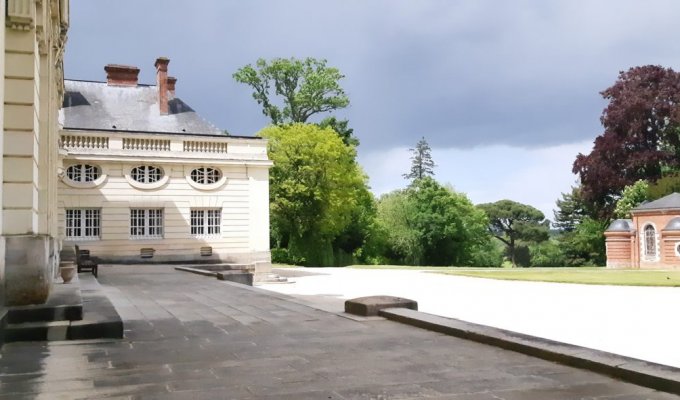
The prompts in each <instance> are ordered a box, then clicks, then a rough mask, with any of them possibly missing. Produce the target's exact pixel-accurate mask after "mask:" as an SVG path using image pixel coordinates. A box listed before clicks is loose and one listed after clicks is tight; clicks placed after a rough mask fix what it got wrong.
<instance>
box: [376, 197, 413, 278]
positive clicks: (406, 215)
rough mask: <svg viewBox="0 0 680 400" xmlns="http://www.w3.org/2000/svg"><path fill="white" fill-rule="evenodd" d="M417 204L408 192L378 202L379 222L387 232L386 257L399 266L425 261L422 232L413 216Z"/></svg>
mask: <svg viewBox="0 0 680 400" xmlns="http://www.w3.org/2000/svg"><path fill="white" fill-rule="evenodd" d="M415 214H416V209H415V203H414V202H413V201H411V198H410V197H409V192H408V191H407V190H395V191H393V192H390V193H387V194H384V195H382V196H381V197H380V200H379V201H378V220H379V221H380V224H381V225H382V226H383V227H384V228H385V231H386V232H387V252H386V254H385V255H386V257H387V258H388V259H390V260H392V261H394V262H396V263H398V264H410V265H418V264H420V263H421V260H422V259H423V248H422V246H421V245H420V232H419V231H418V230H417V229H416V227H415V223H414V221H413V216H414V215H415Z"/></svg>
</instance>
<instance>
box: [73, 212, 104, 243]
mask: <svg viewBox="0 0 680 400" xmlns="http://www.w3.org/2000/svg"><path fill="white" fill-rule="evenodd" d="M64 217H65V218H64V221H65V222H64V223H65V227H64V231H65V236H66V240H99V239H100V238H101V231H102V228H101V227H102V222H101V221H102V212H101V209H99V208H67V209H66V210H65V215H64ZM88 223H89V224H88Z"/></svg>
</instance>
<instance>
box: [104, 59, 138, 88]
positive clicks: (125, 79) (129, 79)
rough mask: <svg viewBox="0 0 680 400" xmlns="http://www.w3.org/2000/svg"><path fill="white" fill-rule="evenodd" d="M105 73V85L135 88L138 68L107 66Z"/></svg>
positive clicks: (116, 65)
mask: <svg viewBox="0 0 680 400" xmlns="http://www.w3.org/2000/svg"><path fill="white" fill-rule="evenodd" d="M104 71H106V84H107V85H109V86H133V87H134V86H137V79H138V75H139V68H137V67H135V66H131V65H118V64H108V65H107V66H105V67H104Z"/></svg>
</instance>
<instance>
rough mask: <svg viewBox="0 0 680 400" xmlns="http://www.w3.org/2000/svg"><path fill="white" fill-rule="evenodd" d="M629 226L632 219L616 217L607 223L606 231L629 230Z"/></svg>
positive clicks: (631, 224) (631, 223)
mask: <svg viewBox="0 0 680 400" xmlns="http://www.w3.org/2000/svg"><path fill="white" fill-rule="evenodd" d="M631 226H633V220H632V219H617V220H614V221H613V222H612V223H611V224H610V225H609V228H607V232H629V231H630V227H631Z"/></svg>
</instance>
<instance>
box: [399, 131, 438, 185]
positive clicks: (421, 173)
mask: <svg viewBox="0 0 680 400" xmlns="http://www.w3.org/2000/svg"><path fill="white" fill-rule="evenodd" d="M408 151H410V152H411V170H410V171H409V172H408V173H407V174H403V177H404V178H405V179H410V180H412V181H416V180H418V179H423V178H425V177H426V176H433V175H434V167H436V165H435V163H434V161H432V149H430V145H429V144H428V143H427V140H425V138H424V137H423V138H421V139H420V140H419V141H418V143H416V146H415V147H414V148H411V149H408Z"/></svg>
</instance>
